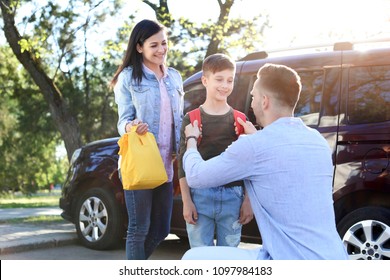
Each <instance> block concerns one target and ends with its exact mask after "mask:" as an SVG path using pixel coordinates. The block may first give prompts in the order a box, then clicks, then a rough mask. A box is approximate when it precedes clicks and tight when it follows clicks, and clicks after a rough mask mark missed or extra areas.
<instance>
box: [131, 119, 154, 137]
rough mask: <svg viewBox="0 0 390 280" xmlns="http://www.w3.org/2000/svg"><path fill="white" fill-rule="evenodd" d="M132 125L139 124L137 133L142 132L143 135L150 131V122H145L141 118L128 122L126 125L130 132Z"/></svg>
mask: <svg viewBox="0 0 390 280" xmlns="http://www.w3.org/2000/svg"><path fill="white" fill-rule="evenodd" d="M132 126H137V129H136V131H135V132H137V134H140V135H143V134H145V133H146V132H148V131H149V126H148V124H147V123H143V122H142V121H141V120H139V119H135V120H132V121H131V122H129V123H127V124H126V127H125V130H126V132H129V131H130V130H131V127H132Z"/></svg>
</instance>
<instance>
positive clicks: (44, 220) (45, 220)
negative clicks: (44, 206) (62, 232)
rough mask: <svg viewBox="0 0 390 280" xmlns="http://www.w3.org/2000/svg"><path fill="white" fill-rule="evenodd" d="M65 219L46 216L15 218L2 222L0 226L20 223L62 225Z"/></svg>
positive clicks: (0, 221)
mask: <svg viewBox="0 0 390 280" xmlns="http://www.w3.org/2000/svg"><path fill="white" fill-rule="evenodd" d="M62 222H64V219H63V218H62V217H61V216H53V215H46V216H45V215H44V216H35V217H27V218H15V219H8V220H0V224H20V223H41V224H44V223H62Z"/></svg>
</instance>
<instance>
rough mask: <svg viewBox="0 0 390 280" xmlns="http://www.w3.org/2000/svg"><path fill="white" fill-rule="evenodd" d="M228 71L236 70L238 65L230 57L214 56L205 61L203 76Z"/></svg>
mask: <svg viewBox="0 0 390 280" xmlns="http://www.w3.org/2000/svg"><path fill="white" fill-rule="evenodd" d="M226 69H229V70H233V71H235V70H236V63H235V62H234V60H233V59H231V58H230V57H229V56H228V55H226V54H222V53H216V54H212V55H210V56H208V57H206V59H205V60H204V61H203V65H202V70H203V75H205V74H207V73H213V74H215V73H216V72H221V71H224V70H226Z"/></svg>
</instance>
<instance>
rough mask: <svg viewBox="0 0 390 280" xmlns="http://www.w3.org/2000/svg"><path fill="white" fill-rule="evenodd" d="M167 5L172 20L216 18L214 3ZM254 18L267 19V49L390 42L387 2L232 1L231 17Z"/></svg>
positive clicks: (183, 0)
mask: <svg viewBox="0 0 390 280" xmlns="http://www.w3.org/2000/svg"><path fill="white" fill-rule="evenodd" d="M135 2H137V3H136V4H135ZM130 3H131V4H130ZM168 4H169V7H170V11H171V13H172V14H173V16H174V17H180V16H183V17H187V18H189V19H191V20H193V21H207V20H209V19H211V20H214V21H215V20H216V19H217V16H218V15H219V6H218V3H217V0H196V1H192V0H191V1H187V0H169V1H168ZM129 6H131V8H132V9H134V8H135V7H137V8H138V9H139V11H140V17H145V18H153V17H154V14H153V11H151V9H150V8H149V7H148V6H147V5H146V4H144V3H142V2H141V1H134V0H133V1H129ZM258 14H268V15H269V19H270V23H271V25H272V29H269V30H267V31H266V32H265V40H264V42H263V45H264V47H265V48H269V49H279V48H285V47H289V46H301V45H308V44H314V45H316V44H321V43H329V41H332V42H333V41H334V39H332V38H330V35H331V36H333V38H337V39H339V40H340V41H342V40H354V41H356V40H358V41H359V40H365V39H367V38H376V37H381V38H383V37H386V38H389V40H390V0H266V1H264V0H236V1H235V3H234V5H233V7H232V15H233V16H237V17H242V18H253V16H255V15H258Z"/></svg>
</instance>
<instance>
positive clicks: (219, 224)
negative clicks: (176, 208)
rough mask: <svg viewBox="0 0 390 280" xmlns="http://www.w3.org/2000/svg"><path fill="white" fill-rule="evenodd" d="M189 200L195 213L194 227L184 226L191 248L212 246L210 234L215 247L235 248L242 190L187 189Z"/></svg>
mask: <svg viewBox="0 0 390 280" xmlns="http://www.w3.org/2000/svg"><path fill="white" fill-rule="evenodd" d="M191 196H192V201H193V202H194V204H195V207H196V210H197V212H198V220H197V221H196V225H191V224H188V223H187V233H188V238H189V241H190V246H191V248H194V247H200V246H214V233H215V235H216V239H217V242H216V245H217V246H233V247H236V246H238V245H239V243H240V240H241V228H242V225H241V224H240V223H239V217H240V209H241V204H242V201H243V199H244V191H243V187H241V186H237V187H223V186H222V187H215V188H205V189H193V188H191Z"/></svg>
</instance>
